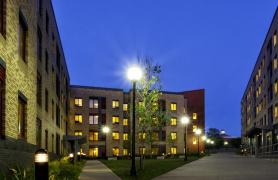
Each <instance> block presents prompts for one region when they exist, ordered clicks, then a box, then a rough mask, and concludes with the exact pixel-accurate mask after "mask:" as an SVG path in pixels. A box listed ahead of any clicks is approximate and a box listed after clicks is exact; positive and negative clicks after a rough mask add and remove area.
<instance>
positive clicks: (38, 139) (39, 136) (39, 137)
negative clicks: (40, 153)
mask: <svg viewBox="0 0 278 180" xmlns="http://www.w3.org/2000/svg"><path fill="white" fill-rule="evenodd" d="M41 140H42V121H41V120H40V119H38V118H37V128H36V142H37V148H38V149H39V148H41V147H42V142H41Z"/></svg>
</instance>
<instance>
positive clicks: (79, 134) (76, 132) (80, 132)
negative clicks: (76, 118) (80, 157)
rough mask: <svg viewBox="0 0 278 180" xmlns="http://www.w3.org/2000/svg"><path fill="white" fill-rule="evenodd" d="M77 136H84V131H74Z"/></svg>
mask: <svg viewBox="0 0 278 180" xmlns="http://www.w3.org/2000/svg"><path fill="white" fill-rule="evenodd" d="M74 135H75V136H82V131H74Z"/></svg>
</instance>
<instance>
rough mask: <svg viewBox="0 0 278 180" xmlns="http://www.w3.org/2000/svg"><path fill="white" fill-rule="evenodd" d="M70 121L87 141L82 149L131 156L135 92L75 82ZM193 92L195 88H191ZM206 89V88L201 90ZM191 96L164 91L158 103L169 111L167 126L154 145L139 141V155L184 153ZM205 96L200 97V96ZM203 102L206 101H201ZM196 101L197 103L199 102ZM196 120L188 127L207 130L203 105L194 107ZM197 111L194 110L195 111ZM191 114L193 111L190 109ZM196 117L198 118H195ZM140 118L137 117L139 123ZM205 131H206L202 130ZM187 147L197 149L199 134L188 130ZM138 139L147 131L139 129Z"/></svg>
mask: <svg viewBox="0 0 278 180" xmlns="http://www.w3.org/2000/svg"><path fill="white" fill-rule="evenodd" d="M70 91H71V92H70V94H71V98H70V121H72V122H74V123H73V124H72V123H71V124H72V125H73V126H72V128H71V129H72V134H74V135H76V136H84V137H86V138H87V143H85V144H83V145H82V152H83V153H85V154H87V155H89V156H91V157H107V156H128V155H129V154H130V145H131V133H130V132H131V123H132V121H131V119H130V117H131V111H130V104H131V97H132V92H124V90H123V89H115V88H102V87H89V86H78V85H72V86H71V87H70ZM192 92H194V91H192ZM202 92H204V90H202ZM185 94H186V95H187V97H185ZM194 95H195V96H197V95H199V96H204V93H201V94H200V93H199V94H198V93H196V94H194ZM188 98H194V97H192V95H191V94H187V93H186V92H166V91H164V92H162V96H161V98H160V100H159V102H158V104H159V106H160V108H161V109H162V110H163V111H167V114H168V116H169V117H168V118H169V119H168V121H167V124H165V126H164V127H163V128H162V129H161V130H159V131H154V132H153V137H154V138H155V139H154V141H153V143H152V145H148V144H144V143H140V142H138V141H137V143H136V154H143V153H144V154H153V155H163V154H164V155H166V154H183V153H184V145H185V144H184V143H185V141H184V137H185V126H184V125H183V124H181V122H180V118H181V117H182V116H183V115H187V114H188V113H189V112H188V106H189V105H188V100H187V99H188ZM202 98H203V99H204V97H201V99H202ZM200 103H203V102H202V101H201V102H200ZM196 104H198V103H197V102H196ZM193 106H194V105H191V106H190V107H191V111H192V112H193V113H194V114H193V113H192V114H188V115H189V116H190V117H191V116H192V115H193V116H194V117H193V118H192V119H193V120H191V121H192V123H191V124H189V126H188V132H189V131H192V132H193V131H195V128H197V127H198V128H202V129H204V120H205V119H204V108H203V106H201V108H203V109H202V110H199V108H200V107H197V108H195V109H194V108H193ZM196 109H197V110H198V111H195V110H196ZM190 113H191V112H190ZM198 113H200V118H199V119H200V121H199V124H200V126H196V122H194V121H195V120H196V119H197V116H198ZM194 119H195V120H194ZM138 121H139V119H136V122H137V123H138ZM104 126H105V127H109V129H110V131H109V132H108V133H104V132H103V131H102V128H103V127H104ZM203 132H204V131H203ZM188 134H189V135H188V144H187V145H188V150H189V152H197V149H198V148H197V144H198V143H197V136H196V135H195V134H194V132H193V133H191V132H189V133H188ZM136 136H137V139H138V138H139V137H141V138H144V134H140V133H138V132H136ZM203 150H204V142H203V141H201V139H200V151H203Z"/></svg>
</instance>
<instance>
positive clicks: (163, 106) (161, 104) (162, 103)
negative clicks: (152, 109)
mask: <svg viewBox="0 0 278 180" xmlns="http://www.w3.org/2000/svg"><path fill="white" fill-rule="evenodd" d="M159 109H160V110H161V111H166V101H165V100H159Z"/></svg>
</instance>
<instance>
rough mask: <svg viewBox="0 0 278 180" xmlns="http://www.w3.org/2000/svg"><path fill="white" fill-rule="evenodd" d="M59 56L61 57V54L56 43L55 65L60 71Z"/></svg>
mask: <svg viewBox="0 0 278 180" xmlns="http://www.w3.org/2000/svg"><path fill="white" fill-rule="evenodd" d="M60 58H61V54H60V50H59V46H58V44H56V66H57V68H58V70H59V71H60V63H61V62H60V61H61V60H60Z"/></svg>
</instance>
